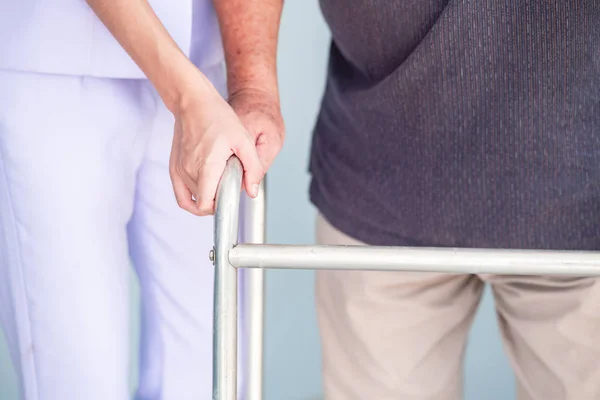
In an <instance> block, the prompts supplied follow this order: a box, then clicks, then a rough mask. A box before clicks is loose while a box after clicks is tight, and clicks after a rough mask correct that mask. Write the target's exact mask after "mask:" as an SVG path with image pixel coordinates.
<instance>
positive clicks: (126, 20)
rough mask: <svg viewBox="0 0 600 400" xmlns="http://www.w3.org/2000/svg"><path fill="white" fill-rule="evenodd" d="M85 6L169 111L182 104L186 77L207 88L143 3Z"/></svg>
mask: <svg viewBox="0 0 600 400" xmlns="http://www.w3.org/2000/svg"><path fill="white" fill-rule="evenodd" d="M87 3H88V4H89V5H90V7H91V8H92V10H93V11H94V12H95V13H96V15H98V17H99V18H100V20H101V21H102V22H103V23H104V25H106V27H107V28H108V29H109V31H110V32H111V33H112V34H113V36H114V37H115V38H116V39H117V41H118V42H119V43H120V44H121V46H122V47H123V48H124V49H125V50H126V51H127V53H128V54H129V55H130V57H131V58H132V59H133V60H134V62H135V63H136V64H137V65H138V66H139V67H140V69H141V70H142V71H143V72H144V74H145V75H146V76H147V77H148V79H149V80H150V81H151V82H152V84H153V85H154V87H155V88H156V90H157V91H158V93H159V95H160V96H161V98H162V99H163V101H164V102H165V104H166V106H167V107H168V108H169V109H170V110H171V111H173V110H174V109H176V108H178V107H180V106H181V104H182V102H183V101H184V100H183V99H182V96H183V93H184V88H185V87H186V84H187V83H189V82H186V79H187V77H189V76H191V75H194V76H196V75H200V76H201V77H202V78H203V79H201V81H204V82H206V84H207V87H208V86H209V83H208V80H207V79H206V78H205V77H204V76H202V75H201V73H200V72H199V71H198V70H197V68H195V66H194V65H193V64H192V63H191V62H190V61H189V59H188V58H187V57H186V56H185V54H183V52H182V51H181V50H180V49H179V47H178V46H177V44H176V43H175V41H174V40H173V39H172V38H171V36H170V35H169V33H168V32H167V30H166V29H165V27H164V26H163V25H162V23H161V22H160V20H159V19H158V17H157V16H156V14H155V13H154V11H153V10H152V8H151V7H150V5H149V4H148V2H147V1H146V0H87ZM207 90H208V88H207Z"/></svg>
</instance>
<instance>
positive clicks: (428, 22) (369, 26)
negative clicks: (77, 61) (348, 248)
mask: <svg viewBox="0 0 600 400" xmlns="http://www.w3.org/2000/svg"><path fill="white" fill-rule="evenodd" d="M321 8H322V11H323V15H324V16H325V19H326V21H327V23H328V25H329V27H330V29H331V33H332V44H331V51H330V58H329V67H328V77H327V84H326V90H325V94H324V96H323V100H322V107H321V110H320V113H319V117H318V120H317V123H316V127H315V130H314V139H313V145H312V154H311V162H310V170H311V173H312V177H313V178H312V183H311V188H310V194H311V200H312V202H313V203H314V204H315V205H316V206H317V208H318V209H319V211H320V212H321V213H322V214H323V216H324V217H325V218H326V219H327V220H329V222H330V223H331V224H332V225H334V226H335V227H337V228H338V229H340V230H341V231H343V232H344V233H346V234H348V235H350V236H352V237H354V238H356V239H358V240H361V241H363V242H365V243H367V244H376V245H408V246H440V247H447V246H457V247H484V248H534V249H582V250H598V249H600V1H599V0H519V1H507V0H360V1H357V0H321Z"/></svg>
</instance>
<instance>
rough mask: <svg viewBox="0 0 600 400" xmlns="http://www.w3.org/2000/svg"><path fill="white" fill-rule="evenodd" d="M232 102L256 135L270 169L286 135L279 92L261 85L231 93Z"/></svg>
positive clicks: (260, 153) (262, 158) (264, 164)
mask: <svg viewBox="0 0 600 400" xmlns="http://www.w3.org/2000/svg"><path fill="white" fill-rule="evenodd" d="M229 104H231V107H232V108H233V110H234V111H235V112H236V114H237V115H238V117H239V119H240V121H241V122H242V124H243V125H244V127H245V128H246V130H247V131H248V133H249V134H250V135H251V136H252V138H253V140H254V143H255V146H256V152H257V153H258V158H259V159H260V163H261V165H262V169H263V171H265V173H266V171H267V170H268V169H269V167H270V166H271V164H272V163H273V161H274V160H275V157H276V156H277V154H278V153H279V151H280V150H281V147H282V146H283V141H284V139H285V125H284V123H283V118H282V117H281V110H280V107H279V98H278V96H277V95H276V94H271V93H268V92H266V91H262V90H258V89H243V90H239V91H237V92H234V93H233V94H232V95H231V96H230V98H229Z"/></svg>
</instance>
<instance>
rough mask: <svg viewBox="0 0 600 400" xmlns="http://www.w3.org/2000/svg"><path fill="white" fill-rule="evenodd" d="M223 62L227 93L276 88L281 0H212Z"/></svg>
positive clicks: (275, 90) (272, 91) (276, 91)
mask: <svg viewBox="0 0 600 400" xmlns="http://www.w3.org/2000/svg"><path fill="white" fill-rule="evenodd" d="M213 2H214V5H215V8H216V11H217V15H218V18H219V24H220V27H221V35H222V36H223V46H224V50H225V58H226V62H227V82H228V84H227V86H228V90H229V93H230V94H232V93H236V92H238V91H240V90H244V89H257V90H262V91H267V92H269V93H271V94H274V95H276V96H279V94H278V93H279V92H278V88H277V38H278V34H279V22H280V19H281V10H282V7H283V0H213Z"/></svg>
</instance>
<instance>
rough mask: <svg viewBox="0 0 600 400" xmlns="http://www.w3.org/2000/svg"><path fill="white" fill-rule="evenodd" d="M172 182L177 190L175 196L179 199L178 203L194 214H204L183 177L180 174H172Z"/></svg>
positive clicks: (174, 189)
mask: <svg viewBox="0 0 600 400" xmlns="http://www.w3.org/2000/svg"><path fill="white" fill-rule="evenodd" d="M171 182H172V184H173V191H174V192H175V198H176V199H177V204H178V205H179V207H181V208H182V209H184V210H185V211H188V212H190V213H192V214H194V215H202V214H201V213H200V211H199V209H198V207H197V204H196V202H195V201H194V199H193V197H192V192H191V191H190V189H188V187H187V186H186V185H185V183H184V182H183V179H182V178H181V177H180V176H179V175H178V174H174V175H171Z"/></svg>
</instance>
